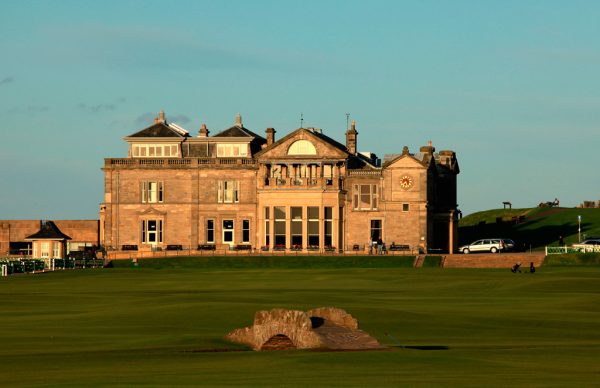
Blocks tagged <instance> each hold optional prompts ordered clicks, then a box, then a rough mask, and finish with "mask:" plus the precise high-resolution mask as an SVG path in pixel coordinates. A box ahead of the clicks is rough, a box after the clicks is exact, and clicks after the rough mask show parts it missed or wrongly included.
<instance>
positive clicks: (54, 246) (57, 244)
mask: <svg viewBox="0 0 600 388" xmlns="http://www.w3.org/2000/svg"><path fill="white" fill-rule="evenodd" d="M59 254H60V242H59V241H54V242H53V243H52V257H54V258H56V257H58V256H59Z"/></svg>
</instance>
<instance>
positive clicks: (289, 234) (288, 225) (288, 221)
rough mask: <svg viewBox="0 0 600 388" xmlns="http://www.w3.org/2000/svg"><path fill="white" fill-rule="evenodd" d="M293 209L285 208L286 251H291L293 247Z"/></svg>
mask: <svg viewBox="0 0 600 388" xmlns="http://www.w3.org/2000/svg"><path fill="white" fill-rule="evenodd" d="M291 211H292V208H291V207H290V206H286V207H285V249H290V247H291V246H292V214H291Z"/></svg>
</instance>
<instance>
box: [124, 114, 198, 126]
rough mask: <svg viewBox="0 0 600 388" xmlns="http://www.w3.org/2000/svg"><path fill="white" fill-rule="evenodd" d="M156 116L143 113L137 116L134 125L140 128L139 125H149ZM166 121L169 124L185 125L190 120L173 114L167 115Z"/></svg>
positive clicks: (184, 116)
mask: <svg viewBox="0 0 600 388" xmlns="http://www.w3.org/2000/svg"><path fill="white" fill-rule="evenodd" d="M156 116H157V114H156V113H152V112H145V113H142V114H141V115H139V116H138V117H137V118H136V119H135V123H136V125H140V126H141V125H150V124H152V123H153V122H154V118H155V117H156ZM167 121H168V122H171V123H177V124H187V123H189V122H190V121H191V120H190V118H189V117H188V116H186V115H184V114H174V115H168V116H167Z"/></svg>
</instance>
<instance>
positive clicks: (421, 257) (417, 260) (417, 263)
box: [413, 255, 425, 268]
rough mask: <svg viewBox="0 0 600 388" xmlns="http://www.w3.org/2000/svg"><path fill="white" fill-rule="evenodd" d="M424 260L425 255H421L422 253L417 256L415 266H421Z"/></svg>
mask: <svg viewBox="0 0 600 388" xmlns="http://www.w3.org/2000/svg"><path fill="white" fill-rule="evenodd" d="M424 261H425V256H421V255H417V256H415V261H414V263H413V267H414V268H421V267H422V266H423V262H424Z"/></svg>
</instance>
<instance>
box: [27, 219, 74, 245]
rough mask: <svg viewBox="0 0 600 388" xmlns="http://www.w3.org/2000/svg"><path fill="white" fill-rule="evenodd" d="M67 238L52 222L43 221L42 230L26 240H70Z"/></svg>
mask: <svg viewBox="0 0 600 388" xmlns="http://www.w3.org/2000/svg"><path fill="white" fill-rule="evenodd" d="M70 239H71V237H69V236H67V235H66V234H64V233H63V232H61V231H60V229H58V226H56V224H55V223H54V222H52V221H42V225H41V227H40V230H39V231H38V232H36V233H34V234H32V235H31V236H27V237H26V238H25V240H70Z"/></svg>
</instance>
